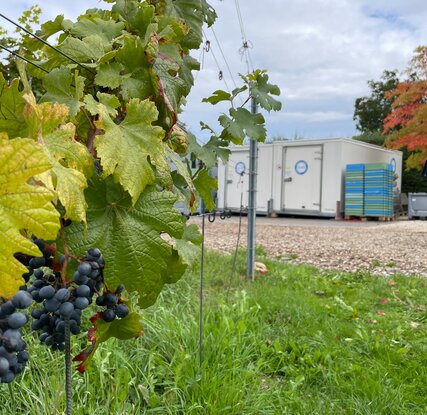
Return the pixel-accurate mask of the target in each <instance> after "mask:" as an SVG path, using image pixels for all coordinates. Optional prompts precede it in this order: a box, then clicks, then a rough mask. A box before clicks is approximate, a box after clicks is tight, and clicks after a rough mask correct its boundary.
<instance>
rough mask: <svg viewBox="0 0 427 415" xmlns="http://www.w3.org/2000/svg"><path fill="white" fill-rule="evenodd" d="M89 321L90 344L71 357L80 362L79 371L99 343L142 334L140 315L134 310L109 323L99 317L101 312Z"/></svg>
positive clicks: (88, 361)
mask: <svg viewBox="0 0 427 415" xmlns="http://www.w3.org/2000/svg"><path fill="white" fill-rule="evenodd" d="M91 322H92V323H93V328H92V329H90V330H89V332H88V337H89V340H90V342H91V343H92V344H91V345H90V346H88V347H87V348H86V349H85V350H83V351H82V352H81V353H79V354H78V355H77V356H76V357H75V358H74V359H73V361H75V362H81V363H80V364H79V366H78V367H77V370H78V371H79V372H80V373H84V372H85V370H86V369H87V367H88V366H89V364H90V361H91V360H92V357H93V355H94V354H95V352H96V349H97V348H98V346H99V345H100V344H101V343H103V342H106V341H107V340H109V339H111V338H112V337H115V338H117V339H119V340H130V339H133V338H137V337H140V336H142V335H143V334H144V326H143V325H142V321H141V316H140V315H139V314H138V313H136V312H131V313H129V315H128V316H126V317H125V318H122V319H115V320H113V321H112V322H111V323H106V322H105V321H104V320H103V319H102V318H101V313H97V314H95V315H94V316H93V317H92V318H91Z"/></svg>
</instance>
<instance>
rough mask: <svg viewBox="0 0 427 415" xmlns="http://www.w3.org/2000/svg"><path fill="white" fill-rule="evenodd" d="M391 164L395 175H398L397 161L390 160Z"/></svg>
mask: <svg viewBox="0 0 427 415" xmlns="http://www.w3.org/2000/svg"><path fill="white" fill-rule="evenodd" d="M390 164H391V167H392V169H393V173H396V159H395V158H394V157H393V158H392V159H391V160H390Z"/></svg>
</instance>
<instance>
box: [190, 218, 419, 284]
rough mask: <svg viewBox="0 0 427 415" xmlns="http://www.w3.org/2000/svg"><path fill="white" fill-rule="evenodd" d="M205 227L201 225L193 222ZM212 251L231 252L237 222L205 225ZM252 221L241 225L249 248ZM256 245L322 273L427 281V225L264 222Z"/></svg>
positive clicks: (275, 256) (279, 219)
mask: <svg viewBox="0 0 427 415" xmlns="http://www.w3.org/2000/svg"><path fill="white" fill-rule="evenodd" d="M191 221H192V222H194V223H198V224H199V225H200V222H201V219H200V218H196V219H191ZM205 232H206V241H205V244H206V246H207V247H208V248H211V249H215V250H219V251H223V252H232V251H234V249H235V246H236V241H237V235H238V218H236V217H234V218H232V219H231V220H227V219H226V220H219V219H217V220H216V221H215V222H214V223H209V222H207V221H206V231H205ZM246 232H247V218H243V220H242V229H241V238H240V246H243V247H244V246H246ZM256 239H257V244H258V245H260V246H262V247H263V248H264V249H265V250H266V251H267V253H268V254H269V255H270V256H272V257H274V258H277V259H280V260H286V261H290V262H292V263H304V264H312V265H315V266H317V267H320V268H323V269H337V270H342V271H350V272H355V271H359V270H368V271H369V272H371V273H373V274H378V275H393V274H397V273H400V274H404V275H412V274H416V275H422V276H427V222H424V221H397V222H392V223H375V224H374V226H373V225H372V223H368V224H366V225H363V224H356V226H355V224H353V223H345V222H343V223H342V224H337V222H334V221H331V222H329V223H328V221H323V222H321V221H316V222H315V221H313V222H312V224H310V222H307V223H304V224H303V223H302V222H301V219H298V220H296V221H295V222H289V220H288V222H286V220H284V219H281V218H278V219H268V218H260V220H259V221H258V223H257V233H256Z"/></svg>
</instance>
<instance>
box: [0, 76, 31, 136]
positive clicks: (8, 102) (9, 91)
mask: <svg viewBox="0 0 427 415" xmlns="http://www.w3.org/2000/svg"><path fill="white" fill-rule="evenodd" d="M22 95H23V94H22V92H20V91H19V80H18V79H15V80H13V81H12V83H11V84H10V85H8V84H7V82H6V80H5V79H4V76H3V74H2V73H1V72H0V131H4V132H7V133H8V135H9V136H10V137H18V136H25V135H26V128H25V123H24V122H23V120H24V118H23V115H22V113H23V110H24V107H25V100H24V99H23V98H22Z"/></svg>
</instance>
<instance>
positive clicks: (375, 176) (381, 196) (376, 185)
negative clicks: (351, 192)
mask: <svg viewBox="0 0 427 415" xmlns="http://www.w3.org/2000/svg"><path fill="white" fill-rule="evenodd" d="M363 214H364V216H381V217H391V216H393V167H392V165H391V164H387V163H370V164H365V175H364V213H363Z"/></svg>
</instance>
